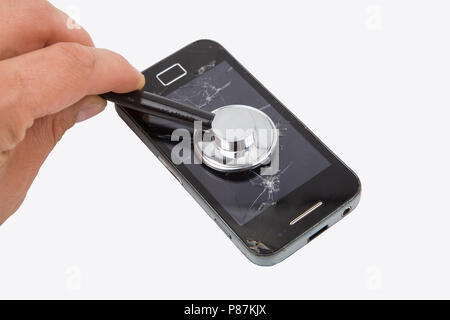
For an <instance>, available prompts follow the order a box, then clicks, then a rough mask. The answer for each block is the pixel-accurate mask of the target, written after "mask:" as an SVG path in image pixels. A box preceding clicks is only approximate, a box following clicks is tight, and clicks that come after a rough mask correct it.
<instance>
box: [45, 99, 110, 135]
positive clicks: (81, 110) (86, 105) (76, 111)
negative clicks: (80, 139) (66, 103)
mask: <svg viewBox="0 0 450 320" xmlns="http://www.w3.org/2000/svg"><path fill="white" fill-rule="evenodd" d="M106 104H107V102H106V100H104V99H102V98H100V97H99V96H87V97H85V98H83V99H81V100H80V101H78V102H77V103H75V104H74V105H72V106H70V107H69V108H66V109H64V110H62V111H60V112H58V113H56V114H54V115H53V117H52V118H53V119H52V125H51V126H50V128H51V130H52V132H51V133H52V135H53V138H54V143H56V142H58V141H59V140H60V139H61V138H62V136H63V134H64V133H65V132H66V131H67V130H68V129H70V128H71V127H72V126H73V125H74V124H75V123H78V122H82V121H85V120H87V119H90V118H92V117H94V116H96V115H97V114H99V113H100V112H102V111H103V110H104V109H105V107H106Z"/></svg>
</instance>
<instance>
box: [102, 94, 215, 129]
mask: <svg viewBox="0 0 450 320" xmlns="http://www.w3.org/2000/svg"><path fill="white" fill-rule="evenodd" d="M101 97H102V98H104V99H106V100H108V101H111V102H114V103H117V104H118V105H120V106H122V107H125V108H128V109H132V110H135V111H139V112H143V113H146V114H149V115H153V116H156V117H160V118H163V119H166V120H171V121H175V122H183V123H185V124H190V125H192V126H194V123H195V122H196V121H200V122H202V127H203V129H204V130H208V129H210V128H211V125H212V122H213V120H214V117H215V115H214V113H212V112H208V111H205V110H202V109H199V108H196V107H192V106H189V105H187V104H184V103H180V102H178V101H174V100H171V99H168V98H166V97H163V96H160V95H157V94H154V93H150V92H147V91H135V92H132V93H127V94H118V93H114V92H108V93H105V94H102V95H101Z"/></svg>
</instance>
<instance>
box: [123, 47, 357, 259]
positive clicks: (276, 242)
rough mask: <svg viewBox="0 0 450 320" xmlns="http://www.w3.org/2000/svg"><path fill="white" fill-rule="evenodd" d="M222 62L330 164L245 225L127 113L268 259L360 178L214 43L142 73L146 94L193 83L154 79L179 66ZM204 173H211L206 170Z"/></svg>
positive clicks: (341, 200)
mask: <svg viewBox="0 0 450 320" xmlns="http://www.w3.org/2000/svg"><path fill="white" fill-rule="evenodd" d="M224 60H225V61H227V62H228V63H229V64H230V65H231V66H232V67H233V68H234V69H235V70H236V71H237V72H239V74H240V75H241V76H242V77H243V78H244V79H245V80H246V81H247V82H249V83H250V84H251V85H252V86H253V87H254V88H255V89H256V90H257V91H258V92H259V94H261V95H262V96H263V97H264V98H265V99H266V100H267V101H268V102H269V103H270V104H271V105H272V106H273V107H274V108H275V109H276V110H277V111H278V112H280V113H281V114H282V115H283V117H285V118H286V119H287V120H288V121H290V122H291V123H292V125H293V126H294V127H295V129H296V130H298V131H299V132H300V134H302V135H303V136H304V137H305V138H306V139H307V140H308V141H309V142H310V143H311V144H312V145H313V146H314V147H315V148H316V149H317V150H318V151H319V152H320V153H321V154H322V155H323V156H324V157H325V158H326V159H327V160H328V161H329V162H330V163H331V165H330V166H329V167H328V168H327V169H325V170H324V171H323V172H321V173H320V174H318V175H317V176H315V177H313V178H312V179H311V180H309V181H308V182H306V183H305V184H304V185H302V186H300V187H299V188H298V189H296V190H294V191H293V192H291V193H290V194H289V195H288V196H286V197H284V198H283V199H281V201H279V202H278V203H277V205H275V206H273V207H272V208H269V209H267V210H266V211H264V212H263V213H261V214H259V215H258V216H257V217H256V218H254V219H253V220H251V221H249V222H248V223H247V224H245V225H243V226H240V225H239V224H238V223H236V221H235V220H234V219H233V218H232V217H231V215H230V214H229V213H228V212H227V211H226V210H225V209H224V207H223V206H222V205H221V204H220V203H219V202H218V201H217V200H216V199H214V198H213V197H212V196H211V194H210V193H209V192H208V190H207V189H206V188H205V187H204V186H203V185H202V184H201V182H200V181H198V180H197V179H196V178H195V177H194V176H193V175H192V173H191V172H190V171H189V170H187V169H186V168H185V166H184V165H175V164H173V163H172V162H171V160H170V156H169V154H170V153H168V152H167V150H166V148H165V147H164V146H163V144H161V143H160V142H159V141H158V140H157V139H155V138H153V137H152V135H151V134H150V133H149V132H148V129H147V128H148V125H147V124H146V123H145V122H144V121H143V120H142V117H141V115H139V114H137V113H135V112H130V111H129V110H127V111H126V114H128V115H129V116H130V117H132V118H133V122H134V123H136V124H137V126H138V127H139V130H140V134H139V135H140V137H141V139H143V140H144V142H146V144H147V145H149V144H150V145H151V146H152V147H153V148H155V149H156V150H157V151H158V153H159V156H160V157H163V158H164V159H163V161H165V162H166V165H169V166H170V167H171V168H170V169H172V170H171V171H172V173H175V174H176V175H177V176H178V178H179V179H182V180H185V181H188V182H189V184H190V186H192V188H193V189H194V190H196V192H198V193H199V195H200V196H201V199H203V200H204V201H205V202H206V203H207V204H208V205H209V207H211V208H212V209H213V210H214V211H215V212H216V213H217V214H218V215H219V216H220V218H221V219H222V220H223V221H224V223H225V224H226V225H227V226H228V227H229V228H230V229H231V230H232V231H233V232H234V233H235V234H236V236H238V237H239V238H240V240H241V241H242V242H243V243H244V244H245V243H252V241H257V242H263V243H264V244H265V247H267V248H270V250H265V251H264V252H253V253H254V254H257V255H265V254H266V255H270V254H273V253H275V252H277V251H279V250H281V249H283V248H285V247H286V246H288V245H289V244H290V243H292V242H293V241H294V240H295V239H297V238H299V237H300V236H302V235H304V234H306V233H307V232H308V231H310V230H311V229H312V228H314V227H315V226H318V225H319V224H320V222H321V221H323V220H324V219H326V218H327V217H328V216H329V215H331V214H332V213H334V212H336V210H337V209H338V208H340V207H342V206H343V205H344V204H346V203H347V202H348V201H349V200H351V199H353V198H354V197H355V196H356V195H358V194H359V192H360V182H359V179H358V177H357V176H356V175H355V174H354V173H353V172H352V171H351V170H350V169H349V168H348V167H347V166H346V165H345V164H344V163H343V162H342V161H341V160H340V159H339V158H338V157H336V156H335V155H334V154H333V152H331V151H330V150H329V149H328V148H327V147H326V146H325V144H323V143H322V142H321V141H320V140H319V139H318V138H317V137H316V136H315V135H314V134H313V133H312V132H311V131H310V130H309V129H308V128H307V127H306V126H305V125H304V124H303V123H302V122H301V121H300V120H299V119H297V118H296V117H295V116H294V115H293V114H292V113H291V112H290V111H289V110H288V109H287V108H286V107H285V106H284V105H283V104H282V103H281V102H280V101H279V100H278V99H276V98H275V97H274V96H273V95H272V94H271V93H270V91H268V90H267V89H266V88H265V87H264V86H263V85H262V84H261V83H260V82H259V81H258V80H257V79H256V78H254V77H253V76H252V75H251V74H250V72H248V71H247V70H246V69H245V68H244V67H243V66H242V65H241V64H240V63H239V62H238V61H237V60H236V59H235V58H234V57H233V56H232V55H231V54H230V53H228V52H227V51H226V50H225V49H224V48H223V47H222V46H221V45H220V44H218V43H217V42H215V41H211V40H199V41H196V42H194V43H191V44H190V45H188V46H186V47H184V48H183V49H181V50H179V51H177V52H176V53H174V54H172V55H170V56H169V57H167V58H165V59H163V60H162V61H160V62H158V63H156V64H155V65H153V66H152V67H150V68H148V69H146V70H145V71H144V74H145V76H146V78H147V84H146V87H145V90H147V91H150V92H153V93H157V94H161V95H167V94H169V93H170V92H172V91H174V90H176V89H177V88H179V87H180V86H183V85H184V84H185V83H186V82H188V81H190V80H192V77H191V76H186V77H183V78H181V79H179V80H177V81H175V82H173V83H171V84H170V85H163V84H162V83H160V82H159V81H158V80H157V78H156V75H157V74H159V73H160V72H161V71H162V70H164V69H166V68H167V67H169V66H171V65H173V64H176V63H179V64H181V65H182V66H183V68H185V69H186V71H187V74H188V75H194V74H195V71H196V70H198V69H199V68H201V67H202V66H205V65H208V64H210V63H211V62H212V61H214V63H215V64H216V65H217V64H219V63H220V62H222V61H224ZM274 63H276V62H274ZM134 130H135V129H134ZM205 170H209V169H207V168H205ZM318 201H322V202H323V205H322V206H320V207H319V208H318V209H317V210H315V211H314V214H309V215H307V216H305V217H304V218H303V219H301V220H300V221H299V222H298V223H296V224H295V225H290V222H291V221H292V220H293V219H295V218H296V217H297V216H298V215H299V214H301V213H302V212H304V211H305V210H307V209H309V208H310V207H311V206H313V205H314V204H315V203H317V202H318ZM248 247H250V245H248Z"/></svg>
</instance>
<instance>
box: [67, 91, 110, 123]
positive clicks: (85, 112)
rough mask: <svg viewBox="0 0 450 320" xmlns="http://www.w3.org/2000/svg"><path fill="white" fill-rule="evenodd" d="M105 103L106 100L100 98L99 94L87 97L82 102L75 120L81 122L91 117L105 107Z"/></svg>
mask: <svg viewBox="0 0 450 320" xmlns="http://www.w3.org/2000/svg"><path fill="white" fill-rule="evenodd" d="M106 104H107V102H106V100H105V99H102V98H100V97H99V96H92V97H89V98H87V99H86V101H85V102H84V105H83V107H82V108H81V110H80V111H79V112H78V115H77V118H76V120H75V122H77V123H78V122H82V121H85V120H87V119H90V118H92V117H93V116H96V115H97V114H99V113H100V112H102V111H103V110H104V109H105V107H106Z"/></svg>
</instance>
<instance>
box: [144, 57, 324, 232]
mask: <svg viewBox="0 0 450 320" xmlns="http://www.w3.org/2000/svg"><path fill="white" fill-rule="evenodd" d="M190 76H191V77H192V79H191V80H190V81H188V82H187V83H186V84H184V85H182V86H181V87H179V88H178V89H176V90H175V91H173V92H171V93H170V94H168V95H166V96H167V97H168V98H170V99H173V100H176V101H180V102H183V103H186V104H189V105H191V106H195V107H197V108H201V109H204V110H207V111H213V110H215V109H217V108H219V107H222V106H225V105H233V104H241V105H247V106H251V107H254V108H256V109H259V110H261V111H263V112H265V113H266V114H267V115H269V116H270V117H271V119H272V120H273V121H274V123H275V124H276V125H277V127H278V130H279V133H280V150H279V170H278V171H277V172H275V173H274V174H272V175H263V174H261V170H260V168H258V169H254V170H252V171H248V172H245V173H239V174H236V173H234V174H222V173H216V172H213V171H212V170H210V169H208V168H206V167H205V166H204V165H201V164H182V165H184V166H186V168H187V169H188V170H189V171H190V172H191V173H192V174H193V175H194V177H195V178H196V179H197V180H198V181H199V182H200V183H201V184H202V186H203V187H204V188H205V189H206V190H208V192H209V193H210V194H211V196H212V197H214V198H215V199H216V201H218V202H219V203H220V204H221V206H222V207H223V208H224V209H225V210H226V211H227V212H228V214H229V215H231V217H233V219H234V220H235V221H236V222H237V223H238V224H239V225H240V226H243V225H245V224H246V223H248V222H249V221H251V220H252V219H254V218H255V217H256V216H258V215H259V214H261V213H263V212H264V211H265V210H267V209H268V208H272V207H274V206H276V204H277V203H278V202H279V201H280V200H282V199H283V197H285V196H287V195H288V194H289V193H291V192H292V191H294V190H296V189H298V188H299V187H301V186H302V185H303V184H305V183H306V182H307V181H309V180H310V179H312V178H313V177H315V176H316V175H317V174H319V173H320V172H322V171H323V170H325V169H326V168H328V167H329V166H330V163H329V161H328V160H327V159H326V158H325V157H324V156H323V155H321V154H320V153H319V152H318V151H317V150H316V149H315V148H314V147H313V146H312V145H311V144H310V143H309V142H308V141H307V140H306V139H305V138H304V137H303V136H302V135H301V134H300V133H299V132H298V131H297V130H295V129H294V127H293V126H292V124H290V122H289V121H287V120H286V119H285V118H283V116H282V115H281V114H280V113H279V112H278V111H277V110H276V109H275V108H274V107H273V106H271V105H270V104H269V103H268V102H267V101H266V100H265V99H264V98H263V97H262V96H261V95H260V94H259V93H258V91H257V90H256V89H255V88H253V87H252V86H251V85H250V84H249V83H248V82H247V81H245V80H244V78H243V77H242V76H241V75H240V74H239V73H238V72H237V71H235V70H234V69H233V68H232V66H230V64H228V62H226V61H223V62H221V63H219V64H217V65H216V63H215V61H212V62H211V63H209V64H207V65H204V66H202V67H201V68H199V69H198V70H197V72H196V73H195V74H191V75H190ZM161 94H164V93H161ZM149 126H151V124H149ZM167 137H169V139H167ZM160 138H161V139H160V141H159V143H161V144H164V145H165V146H166V147H167V152H168V156H169V158H170V154H171V149H172V148H173V146H174V143H171V142H170V133H169V134H168V136H166V137H165V138H166V139H163V138H164V137H162V136H161V137H160ZM167 140H169V141H167ZM277 214H283V212H279V213H278V212H277Z"/></svg>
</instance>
